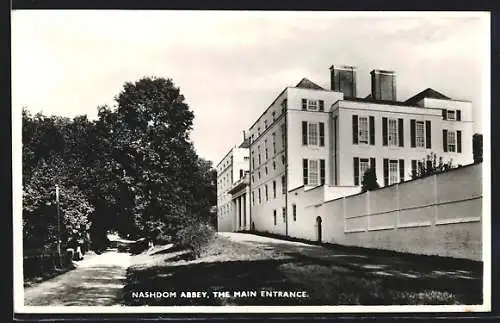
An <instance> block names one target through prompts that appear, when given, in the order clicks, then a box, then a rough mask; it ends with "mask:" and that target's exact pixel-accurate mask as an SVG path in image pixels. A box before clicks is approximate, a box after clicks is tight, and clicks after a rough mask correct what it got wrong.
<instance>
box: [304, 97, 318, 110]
mask: <svg viewBox="0 0 500 323" xmlns="http://www.w3.org/2000/svg"><path fill="white" fill-rule="evenodd" d="M307 110H310V111H317V110H318V101H316V100H307Z"/></svg>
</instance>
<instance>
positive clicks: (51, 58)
mask: <svg viewBox="0 0 500 323" xmlns="http://www.w3.org/2000/svg"><path fill="white" fill-rule="evenodd" d="M489 39H490V38H489V16H487V15H484V14H478V13H475V14H471V13H469V14H464V13H440V14H436V13H418V14H417V13H404V14H401V13H391V14H387V13H338V12H256V11H252V12H250V11H246V12H245V11H242V12H229V11H224V12H215V11H205V12H203V11H194V12H193V11H191V12H190V11H184V12H183V11H175V12H174V11H83V10H78V11H47V10H40V11H14V12H12V78H13V79H12V91H13V93H12V100H13V109H14V110H16V111H19V110H20V109H21V108H22V106H27V107H28V109H29V110H30V111H32V112H34V113H36V112H39V111H42V112H43V113H45V114H58V115H63V116H68V117H73V116H76V115H82V114H86V115H87V116H88V117H89V118H91V119H94V118H96V115H97V106H98V105H102V104H108V105H113V103H114V102H113V97H114V96H115V95H116V94H118V93H119V92H120V91H121V88H122V86H123V84H124V82H127V81H135V80H137V79H139V78H141V77H143V76H158V77H170V78H172V79H173V81H174V83H175V84H176V85H177V86H179V87H180V88H181V91H182V93H183V94H184V96H185V97H186V100H187V103H188V104H189V105H190V107H191V109H192V110H193V111H194V113H195V120H194V129H193V132H192V135H191V138H192V140H193V141H194V144H195V146H196V149H197V151H198V154H199V155H200V156H201V157H204V158H207V159H209V160H212V161H214V162H215V163H217V162H218V161H219V159H220V158H222V157H223V156H224V155H225V153H226V152H227V151H228V150H229V149H230V148H231V147H232V146H234V145H236V144H239V143H240V142H241V140H242V137H243V134H242V132H243V130H244V129H247V128H248V127H249V126H250V125H251V124H252V123H253V122H254V121H255V119H256V118H257V117H258V116H259V115H260V114H261V113H262V112H263V110H264V109H266V108H267V107H268V106H269V104H270V103H271V102H272V101H273V100H274V98H275V97H276V96H277V95H278V94H279V93H280V92H281V91H282V90H283V88H284V87H286V86H294V85H295V84H296V83H298V82H299V81H300V79H301V78H302V77H307V78H309V79H310V80H312V81H314V82H316V83H318V84H320V85H322V86H324V87H327V88H328V87H329V71H328V67H329V66H331V65H332V64H336V65H344V64H345V65H354V66H356V67H357V68H358V75H357V82H358V95H359V96H361V97H364V96H366V95H368V94H369V82H370V77H369V72H370V71H371V70H372V69H389V70H394V71H396V73H397V95H398V99H399V100H405V99H407V98H408V97H410V96H412V95H413V94H415V93H417V92H419V91H421V90H423V89H425V88H428V87H432V88H434V89H436V90H438V91H440V92H442V93H444V94H445V95H447V96H450V97H454V98H457V99H461V100H469V101H472V103H473V105H474V118H475V121H476V124H475V128H476V129H475V130H476V131H478V132H483V129H482V126H483V124H484V122H483V120H482V118H483V116H484V115H485V114H487V109H489V97H488V93H489V83H488V81H485V80H486V79H488V80H489Z"/></svg>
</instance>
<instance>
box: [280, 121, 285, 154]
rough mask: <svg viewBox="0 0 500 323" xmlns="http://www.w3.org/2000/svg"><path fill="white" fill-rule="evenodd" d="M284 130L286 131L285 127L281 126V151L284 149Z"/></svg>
mask: <svg viewBox="0 0 500 323" xmlns="http://www.w3.org/2000/svg"><path fill="white" fill-rule="evenodd" d="M285 130H286V129H285V125H284V124H282V125H281V145H282V146H283V147H282V148H283V149H285V135H286V133H285Z"/></svg>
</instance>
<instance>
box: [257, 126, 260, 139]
mask: <svg viewBox="0 0 500 323" xmlns="http://www.w3.org/2000/svg"><path fill="white" fill-rule="evenodd" d="M258 136H260V127H258V128H257V137H258Z"/></svg>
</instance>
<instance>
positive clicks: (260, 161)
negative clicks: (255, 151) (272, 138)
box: [258, 151, 262, 166]
mask: <svg viewBox="0 0 500 323" xmlns="http://www.w3.org/2000/svg"><path fill="white" fill-rule="evenodd" d="M258 157H259V166H260V164H261V163H262V159H261V158H260V151H259V156H258Z"/></svg>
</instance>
